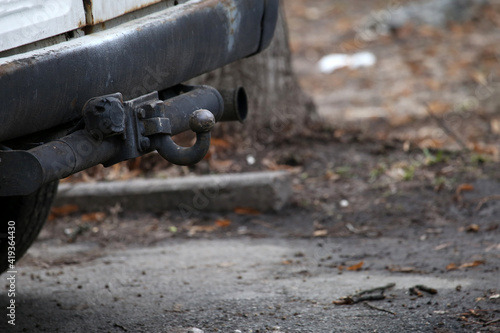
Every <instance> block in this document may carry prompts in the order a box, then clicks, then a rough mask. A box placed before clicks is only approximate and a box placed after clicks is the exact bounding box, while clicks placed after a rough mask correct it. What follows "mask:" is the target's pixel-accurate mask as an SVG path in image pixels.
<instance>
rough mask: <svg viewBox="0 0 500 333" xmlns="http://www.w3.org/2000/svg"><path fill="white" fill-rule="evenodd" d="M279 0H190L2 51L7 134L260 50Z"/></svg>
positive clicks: (73, 116) (3, 136)
mask: <svg viewBox="0 0 500 333" xmlns="http://www.w3.org/2000/svg"><path fill="white" fill-rule="evenodd" d="M273 4H277V0H267V1H265V0H226V1H223V2H220V1H218V0H198V1H187V2H186V3H184V4H180V5H178V6H174V7H171V8H169V9H166V10H164V11H161V12H158V13H156V14H152V15H148V16H145V17H142V18H139V19H137V20H134V21H132V22H129V23H127V24H124V25H120V26H117V27H113V28H110V29H108V30H105V31H100V32H97V33H95V34H91V35H88V36H83V37H80V38H75V39H72V40H69V41H67V42H65V43H60V44H58V45H54V46H50V47H47V48H43V49H39V50H35V51H32V52H29V53H26V54H21V55H14V56H10V57H5V58H0V104H1V105H2V108H1V110H0V124H1V126H2V127H1V131H0V142H4V141H6V140H11V139H14V138H19V137H21V136H24V135H28V134H31V133H35V132H39V131H42V130H45V129H49V128H52V127H55V126H58V125H62V124H65V123H68V122H71V121H74V120H77V119H78V118H80V117H81V113H80V112H81V110H82V108H83V105H84V103H85V102H86V101H87V100H88V99H90V98H92V97H94V96H101V95H107V94H112V93H115V92H117V91H119V92H121V93H122V95H123V98H124V99H125V100H129V99H133V98H135V97H138V96H141V95H144V94H147V93H148V92H151V91H155V90H162V89H167V88H169V87H172V86H174V85H176V84H178V83H179V82H183V81H186V80H188V79H190V78H192V77H195V76H197V75H200V74H202V73H205V72H207V71H210V70H213V69H216V68H218V67H221V66H223V65H225V64H228V63H230V62H233V61H235V60H238V59H241V58H244V57H246V56H249V55H251V54H254V53H256V52H258V51H259V50H261V49H262V48H263V47H264V46H265V45H266V44H267V43H268V42H269V40H270V36H271V35H272V31H273V29H274V25H273V22H272V19H271V18H272V17H273V16H274V15H275V14H274V12H273V9H274V5H273ZM228 8H229V9H228ZM268 10H269V13H268V12H267V11H268Z"/></svg>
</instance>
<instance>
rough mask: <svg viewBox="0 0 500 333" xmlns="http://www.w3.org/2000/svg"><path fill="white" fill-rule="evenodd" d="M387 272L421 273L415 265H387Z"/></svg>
mask: <svg viewBox="0 0 500 333" xmlns="http://www.w3.org/2000/svg"><path fill="white" fill-rule="evenodd" d="M387 269H388V270H389V272H393V273H421V271H420V270H418V269H416V268H415V267H398V266H394V267H388V268H387Z"/></svg>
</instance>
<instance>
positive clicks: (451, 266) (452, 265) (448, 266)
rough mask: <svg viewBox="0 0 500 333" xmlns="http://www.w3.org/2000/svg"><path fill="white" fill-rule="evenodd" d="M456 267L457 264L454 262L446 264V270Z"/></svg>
mask: <svg viewBox="0 0 500 333" xmlns="http://www.w3.org/2000/svg"><path fill="white" fill-rule="evenodd" d="M457 268H458V266H457V265H456V264H454V263H451V264H448V265H447V266H446V270H447V271H452V270H454V269H457Z"/></svg>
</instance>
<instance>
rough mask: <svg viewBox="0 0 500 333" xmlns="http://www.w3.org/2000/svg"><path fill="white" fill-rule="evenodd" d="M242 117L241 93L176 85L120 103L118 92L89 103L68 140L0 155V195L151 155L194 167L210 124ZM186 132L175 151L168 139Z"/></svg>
mask: <svg viewBox="0 0 500 333" xmlns="http://www.w3.org/2000/svg"><path fill="white" fill-rule="evenodd" d="M246 115H247V98H246V94H245V91H244V89H243V88H237V89H234V90H231V91H220V92H219V91H218V90H217V89H215V88H212V87H209V86H186V85H178V86H176V87H174V88H172V89H169V90H166V91H162V92H160V93H158V92H153V93H150V94H148V95H144V96H141V97H138V98H136V99H133V100H130V101H126V102H124V101H123V98H122V95H121V94H120V93H115V94H111V95H106V96H101V97H96V98H92V99H90V100H89V101H87V103H86V104H85V106H84V107H83V115H82V116H83V117H82V120H81V121H80V122H79V124H78V125H77V126H76V127H75V128H74V129H73V130H71V131H70V133H69V134H68V135H66V136H64V137H62V138H60V139H58V140H55V141H51V142H48V143H44V144H41V145H39V146H37V147H35V148H32V149H30V150H3V151H0V175H1V176H0V196H14V195H27V194H30V193H32V192H34V191H36V190H37V189H38V188H39V187H40V186H42V185H43V184H46V183H49V182H51V181H54V180H57V179H61V178H64V177H67V176H70V175H72V174H74V173H76V172H78V171H81V170H84V169H87V168H89V167H92V166H95V165H98V164H103V165H104V166H110V165H112V164H115V163H118V162H121V161H124V160H127V159H131V158H136V157H139V156H142V155H144V154H146V153H149V152H152V151H154V150H156V151H158V153H159V154H160V155H161V156H162V157H163V158H164V159H166V160H167V161H169V162H171V163H174V164H179V165H190V164H194V163H197V162H199V161H201V160H202V159H203V157H204V156H205V155H206V153H207V152H208V149H209V147H210V131H211V129H212V128H213V127H214V125H215V123H216V122H218V121H233V120H238V121H243V120H244V119H245V117H246ZM187 130H191V131H193V132H195V133H196V143H195V144H194V145H193V146H192V147H181V146H178V145H177V144H176V143H175V142H174V141H173V140H172V136H173V135H176V134H179V133H181V132H184V131H187Z"/></svg>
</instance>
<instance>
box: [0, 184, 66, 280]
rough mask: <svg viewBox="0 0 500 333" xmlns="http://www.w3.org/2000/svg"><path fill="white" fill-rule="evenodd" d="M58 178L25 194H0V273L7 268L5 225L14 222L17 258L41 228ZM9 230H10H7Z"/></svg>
mask: <svg viewBox="0 0 500 333" xmlns="http://www.w3.org/2000/svg"><path fill="white" fill-rule="evenodd" d="M58 184H59V181H54V182H51V183H48V184H46V185H44V186H42V187H41V188H40V189H38V190H37V191H36V192H34V193H32V194H30V195H26V196H14V197H0V218H1V219H0V273H1V272H3V271H5V270H7V268H8V267H9V266H8V265H9V261H8V259H9V258H8V247H9V238H8V237H9V236H11V234H8V233H7V231H8V227H9V225H13V223H9V221H14V222H15V257H16V261H17V260H19V259H20V258H21V257H22V256H23V255H24V254H25V253H26V251H27V250H28V248H29V247H30V246H31V244H32V243H33V242H34V241H35V239H36V237H37V236H38V234H39V233H40V230H42V227H43V225H44V223H45V220H46V219H47V216H48V214H49V211H50V205H51V204H52V201H53V199H54V197H55V195H56V192H57V185H58ZM11 230H12V229H11Z"/></svg>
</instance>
